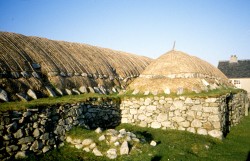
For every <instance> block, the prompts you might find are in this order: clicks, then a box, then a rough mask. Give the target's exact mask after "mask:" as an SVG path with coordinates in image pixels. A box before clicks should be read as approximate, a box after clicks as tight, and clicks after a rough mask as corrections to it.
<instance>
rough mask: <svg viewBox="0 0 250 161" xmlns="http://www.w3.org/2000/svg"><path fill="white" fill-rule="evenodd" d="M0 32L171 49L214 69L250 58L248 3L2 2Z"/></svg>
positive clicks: (140, 49) (148, 52)
mask: <svg viewBox="0 0 250 161" xmlns="http://www.w3.org/2000/svg"><path fill="white" fill-rule="evenodd" d="M0 31H8V32H15V33H20V34H24V35H27V36H39V37H46V38H49V39H54V40H65V41H70V42H80V43H87V44H91V45H96V46H101V47H106V48H111V49H115V50H121V51H126V52H130V53H134V54H138V55H144V56H148V57H151V58H157V57H159V56H160V55H162V54H164V53H165V52H167V51H169V50H171V49H172V46H173V42H174V41H176V50H181V51H184V52H186V53H189V54H190V55H195V56H198V57H199V58H201V59H203V60H206V61H208V62H210V63H212V64H213V65H215V66H217V64H218V61H219V60H228V59H229V57H230V55H232V54H235V55H237V56H238V58H239V59H250V1H249V0H0Z"/></svg>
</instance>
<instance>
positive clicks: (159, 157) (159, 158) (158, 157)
mask: <svg viewBox="0 0 250 161" xmlns="http://www.w3.org/2000/svg"><path fill="white" fill-rule="evenodd" d="M161 158H162V156H159V155H156V156H154V157H153V158H152V159H151V161H160V160H161Z"/></svg>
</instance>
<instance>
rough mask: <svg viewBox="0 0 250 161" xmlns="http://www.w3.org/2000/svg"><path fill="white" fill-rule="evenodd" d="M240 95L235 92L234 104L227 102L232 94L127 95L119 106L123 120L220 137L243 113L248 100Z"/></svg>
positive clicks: (143, 125)
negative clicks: (172, 96)
mask: <svg viewBox="0 0 250 161" xmlns="http://www.w3.org/2000/svg"><path fill="white" fill-rule="evenodd" d="M241 97H242V96H240V95H239V94H238V95H237V94H236V95H234V96H233V97H232V99H233V100H230V101H232V102H233V104H232V103H231V104H230V105H231V106H230V105H228V102H227V99H230V98H229V96H221V97H218V98H189V97H177V98H169V97H164V96H162V97H158V96H154V97H147V98H127V99H124V100H123V101H122V103H121V106H120V108H121V114H122V120H121V122H122V123H130V124H134V125H139V126H142V127H151V128H162V129H167V128H169V129H178V130H186V131H189V132H193V133H197V134H202V135H210V136H212V137H216V138H220V139H221V138H222V137H223V133H225V132H228V131H227V130H228V128H229V127H228V126H230V122H239V120H240V118H241V117H242V116H244V113H243V112H242V111H245V103H244V101H239V99H240V98H241ZM228 106H230V108H229V109H230V110H231V111H229V109H228ZM247 108H248V107H247ZM231 113H233V115H232V117H231ZM234 113H235V114H234ZM227 115H228V116H227ZM229 115H230V117H229ZM230 119H231V120H230Z"/></svg>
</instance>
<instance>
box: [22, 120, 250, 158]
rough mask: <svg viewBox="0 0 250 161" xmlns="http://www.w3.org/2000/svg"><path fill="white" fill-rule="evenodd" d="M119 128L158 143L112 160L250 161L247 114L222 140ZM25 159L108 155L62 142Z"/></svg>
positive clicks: (75, 133)
mask: <svg viewBox="0 0 250 161" xmlns="http://www.w3.org/2000/svg"><path fill="white" fill-rule="evenodd" d="M122 128H125V129H126V131H131V132H133V133H135V134H136V135H137V136H138V137H144V138H145V140H146V141H147V142H148V143H149V142H150V141H151V140H155V141H157V143H158V144H157V146H156V147H152V146H150V145H149V144H148V143H145V144H142V145H140V150H138V151H134V152H133V153H131V154H130V155H128V156H119V157H118V158H117V159H114V160H117V161H124V160H125V161H126V160H127V161H131V160H133V161H134V160H135V161H159V160H161V161H168V160H171V161H172V160H192V161H201V160H206V161H214V160H220V161H246V160H250V116H248V117H245V118H243V119H242V121H241V123H240V124H239V125H237V126H234V127H232V129H231V132H230V133H229V134H228V135H227V137H226V138H225V139H223V140H222V141H221V140H217V139H214V138H211V137H209V136H203V135H196V134H193V133H189V132H185V131H178V130H161V129H151V128H142V127H138V126H132V125H129V124H121V125H119V126H118V127H116V129H118V130H119V129H122ZM69 134H70V135H71V136H72V137H81V138H93V139H94V140H96V139H97V138H98V137H97V134H96V133H95V132H94V131H89V130H85V129H81V128H74V129H73V130H72V131H70V133H69ZM99 135H100V134H99ZM26 160H42V161H45V160H46V161H48V160H72V161H78V160H91V161H92V160H100V161H105V160H108V158H106V157H96V156H94V155H93V154H92V153H86V152H84V151H83V150H78V149H76V148H73V147H70V145H69V144H66V145H65V146H64V147H62V148H60V149H56V150H53V151H51V152H48V153H46V154H45V155H42V156H39V157H35V156H32V157H30V158H28V159H26Z"/></svg>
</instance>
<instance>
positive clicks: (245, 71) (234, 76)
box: [218, 55, 250, 98]
mask: <svg viewBox="0 0 250 161" xmlns="http://www.w3.org/2000/svg"><path fill="white" fill-rule="evenodd" d="M218 68H219V69H220V70H221V71H222V72H223V73H224V74H225V75H226V76H227V77H228V78H229V79H230V80H231V81H232V83H233V84H234V85H235V86H236V87H237V88H242V89H244V90H246V91H247V92H248V96H249V98H250V60H249V59H248V60H238V58H237V56H236V55H232V56H231V58H230V60H228V61H219V65H218Z"/></svg>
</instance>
